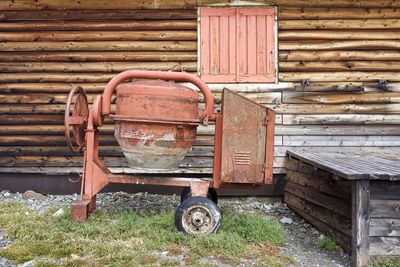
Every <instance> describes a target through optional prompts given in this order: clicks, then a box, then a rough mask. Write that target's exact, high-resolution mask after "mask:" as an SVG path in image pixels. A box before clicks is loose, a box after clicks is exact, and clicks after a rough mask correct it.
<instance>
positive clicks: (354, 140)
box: [283, 135, 400, 171]
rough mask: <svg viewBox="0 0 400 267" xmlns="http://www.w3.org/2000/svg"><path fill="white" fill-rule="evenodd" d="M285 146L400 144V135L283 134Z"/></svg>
mask: <svg viewBox="0 0 400 267" xmlns="http://www.w3.org/2000/svg"><path fill="white" fill-rule="evenodd" d="M283 145H284V146H301V147H302V146H306V147H308V146H337V147H342V146H391V145H392V146H400V138H399V136H369V135H365V136H351V135H348V136H340V135H338V136H310V135H309V136H303V135H290V136H283ZM399 171H400V169H399Z"/></svg>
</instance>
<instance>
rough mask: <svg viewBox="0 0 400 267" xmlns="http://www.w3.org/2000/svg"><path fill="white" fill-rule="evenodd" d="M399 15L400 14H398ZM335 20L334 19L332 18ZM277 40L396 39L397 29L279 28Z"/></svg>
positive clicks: (398, 37)
mask: <svg viewBox="0 0 400 267" xmlns="http://www.w3.org/2000/svg"><path fill="white" fill-rule="evenodd" d="M399 17H400V16H399ZM334 21H336V20H334ZM278 37H279V40H340V39H343V40H377V39H379V40H398V39H400V31H398V30H359V29H358V30H346V31H343V30H342V29H340V30H296V31H294V30H280V31H279V36H278Z"/></svg>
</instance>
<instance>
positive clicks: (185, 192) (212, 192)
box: [181, 187, 218, 205]
mask: <svg viewBox="0 0 400 267" xmlns="http://www.w3.org/2000/svg"><path fill="white" fill-rule="evenodd" d="M190 196H191V194H190V187H184V188H183V189H182V192H181V203H182V202H183V201H185V199H187V198H188V197H190ZM207 197H208V198H209V199H211V200H212V201H213V202H214V203H215V204H216V205H217V204H218V194H217V190H215V189H214V188H209V189H208V194H207Z"/></svg>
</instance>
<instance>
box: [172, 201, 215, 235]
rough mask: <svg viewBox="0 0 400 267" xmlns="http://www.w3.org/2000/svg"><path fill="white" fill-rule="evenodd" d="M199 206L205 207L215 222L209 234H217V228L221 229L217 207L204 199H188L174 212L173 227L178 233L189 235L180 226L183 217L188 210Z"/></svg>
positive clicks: (181, 225)
mask: <svg viewBox="0 0 400 267" xmlns="http://www.w3.org/2000/svg"><path fill="white" fill-rule="evenodd" d="M199 205H201V206H205V207H207V208H208V209H209V210H210V212H211V213H212V217H213V218H214V220H215V226H214V229H213V230H212V231H211V232H210V233H217V232H218V231H219V228H220V227H221V212H220V211H219V208H218V206H217V205H216V204H215V203H214V202H213V201H212V200H210V199H208V198H206V197H189V198H187V199H185V200H184V201H183V202H182V203H181V204H180V205H179V206H178V208H177V209H176V212H175V226H176V229H177V230H178V231H180V232H183V233H185V234H189V233H188V232H186V230H185V228H184V227H183V224H182V220H183V215H184V213H185V211H186V210H187V209H188V208H190V207H192V206H199Z"/></svg>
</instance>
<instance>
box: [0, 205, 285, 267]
mask: <svg viewBox="0 0 400 267" xmlns="http://www.w3.org/2000/svg"><path fill="white" fill-rule="evenodd" d="M53 212H54V210H50V211H48V212H47V213H46V214H42V215H40V214H37V213H33V212H32V211H30V210H28V209H27V208H26V207H24V206H22V205H20V204H15V203H0V229H2V230H3V231H4V232H5V233H6V235H7V237H8V238H12V239H15V242H13V243H12V244H11V245H9V246H7V247H6V248H5V249H1V250H0V256H2V257H6V258H8V259H10V260H13V261H15V262H16V263H22V262H25V261H28V260H32V259H42V260H41V261H38V264H37V265H38V266H51V265H54V261H56V262H57V263H59V264H60V265H63V266H94V265H100V266H103V265H107V266H141V265H156V264H159V265H161V266H174V265H180V263H181V260H179V259H177V258H174V257H173V256H170V257H169V258H166V259H160V253H161V252H163V251H168V254H167V255H185V258H184V260H185V261H186V264H189V265H207V264H209V263H207V262H206V263H204V257H208V258H210V257H211V258H213V259H214V258H215V259H217V260H218V261H219V262H223V263H230V264H234V265H236V264H239V263H240V262H243V261H245V260H246V259H256V261H257V264H258V265H260V266H266V265H267V266H284V265H287V264H288V263H290V262H292V261H291V259H290V258H287V257H285V256H283V255H281V254H280V253H279V250H278V249H277V245H282V244H283V243H284V232H283V229H282V228H281V227H280V225H279V224H278V223H277V222H275V221H272V220H267V219H265V218H264V217H263V216H262V215H261V214H233V213H224V214H223V222H222V227H221V230H220V232H219V233H218V234H215V235H210V236H199V237H193V236H188V235H184V234H182V233H180V232H177V231H176V229H175V226H174V214H173V212H164V213H160V214H145V213H142V214H136V213H122V214H111V213H109V212H101V211H97V212H96V213H95V214H93V215H92V216H91V217H90V219H89V220H88V221H86V222H84V223H74V222H72V221H71V219H70V214H69V212H66V213H65V214H64V215H63V216H62V217H60V218H54V217H53V216H52V213H53Z"/></svg>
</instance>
